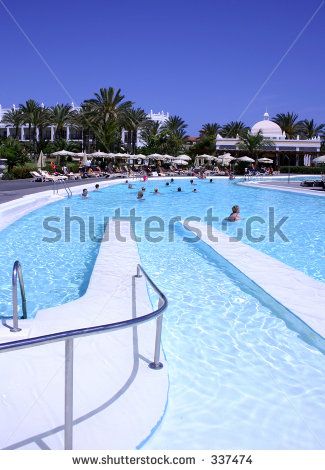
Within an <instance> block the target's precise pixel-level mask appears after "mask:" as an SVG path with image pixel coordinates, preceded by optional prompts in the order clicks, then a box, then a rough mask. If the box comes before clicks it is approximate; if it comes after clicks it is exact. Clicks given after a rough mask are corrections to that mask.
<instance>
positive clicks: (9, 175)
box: [2, 163, 37, 180]
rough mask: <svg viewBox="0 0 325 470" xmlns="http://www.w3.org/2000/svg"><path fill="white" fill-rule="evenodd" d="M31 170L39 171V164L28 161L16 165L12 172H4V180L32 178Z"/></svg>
mask: <svg viewBox="0 0 325 470" xmlns="http://www.w3.org/2000/svg"><path fill="white" fill-rule="evenodd" d="M31 171H37V166H36V165H35V164H34V163H26V164H25V165H19V166H14V167H13V168H12V169H11V171H10V172H5V173H4V174H3V178H2V179H4V180H16V179H26V178H31V177H32V175H31V174H30V172H31Z"/></svg>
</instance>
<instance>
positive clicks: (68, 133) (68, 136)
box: [66, 126, 70, 142]
mask: <svg viewBox="0 0 325 470" xmlns="http://www.w3.org/2000/svg"><path fill="white" fill-rule="evenodd" d="M66 129H67V138H66V140H67V142H69V140H70V127H69V126H67V127H66Z"/></svg>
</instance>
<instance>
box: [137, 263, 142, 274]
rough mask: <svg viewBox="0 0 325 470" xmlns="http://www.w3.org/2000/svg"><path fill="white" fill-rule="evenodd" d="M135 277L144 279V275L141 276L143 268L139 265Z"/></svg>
mask: <svg viewBox="0 0 325 470" xmlns="http://www.w3.org/2000/svg"><path fill="white" fill-rule="evenodd" d="M135 277H142V274H141V266H140V265H139V264H138V265H137V274H136V276H135Z"/></svg>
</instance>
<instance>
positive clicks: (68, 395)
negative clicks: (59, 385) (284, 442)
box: [0, 264, 168, 449]
mask: <svg viewBox="0 0 325 470" xmlns="http://www.w3.org/2000/svg"><path fill="white" fill-rule="evenodd" d="M141 273H143V274H144V276H145V278H146V280H147V281H148V283H149V284H150V285H151V287H152V288H153V290H154V291H155V292H156V293H157V294H158V296H159V302H158V308H157V309H156V310H154V311H153V312H150V313H148V314H146V315H142V316H141V317H138V318H131V319H129V320H123V321H119V322H115V323H107V324H103V325H98V326H91V327H88V328H78V329H74V330H65V331H59V332H57V333H52V334H48V335H42V336H37V337H35V338H25V339H21V340H17V341H11V342H7V343H2V344H0V353H3V352H9V351H16V350H19V349H25V348H30V347H35V346H40V345H44V344H50V343H55V342H58V341H65V408H64V410H65V423H64V442H65V449H72V437H73V413H72V410H73V340H74V338H80V337H82V336H91V335H95V334H100V333H106V332H108V331H115V330H121V329H123V328H129V327H132V326H136V325H140V324H142V323H145V322H147V321H150V320H153V319H154V318H156V320H157V321H156V340H155V353H154V360H153V362H151V363H150V364H149V367H150V368H151V369H157V370H158V369H161V368H162V367H163V364H162V363H161V362H159V356H160V345H161V328H162V317H163V315H162V313H163V311H164V310H165V309H166V308H167V305H168V301H167V298H166V296H165V295H164V294H163V293H162V292H161V290H160V289H159V288H158V287H157V286H156V284H155V283H154V282H153V281H152V279H151V278H150V277H149V275H148V274H147V273H146V271H145V270H144V269H143V267H142V266H141V265H140V264H138V265H137V275H136V277H141Z"/></svg>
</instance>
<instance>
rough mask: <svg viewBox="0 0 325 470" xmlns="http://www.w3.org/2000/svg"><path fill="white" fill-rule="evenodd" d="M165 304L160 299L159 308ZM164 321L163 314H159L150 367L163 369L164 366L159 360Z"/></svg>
mask: <svg viewBox="0 0 325 470" xmlns="http://www.w3.org/2000/svg"><path fill="white" fill-rule="evenodd" d="M162 305H163V301H162V300H161V299H159V302H158V308H160V307H161V306H162ZM162 321H163V314H161V315H159V317H157V319H156V340H155V354H154V359H153V362H150V364H149V367H150V369H155V370H159V369H162V368H163V367H164V366H163V364H162V363H161V362H160V361H159V358H160V345H161V331H162Z"/></svg>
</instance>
